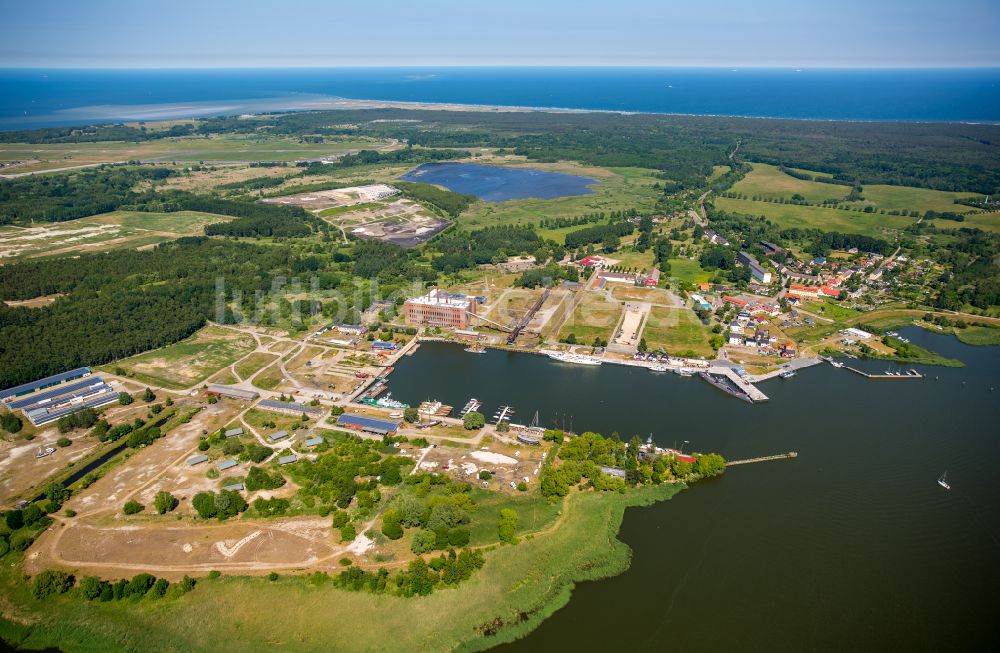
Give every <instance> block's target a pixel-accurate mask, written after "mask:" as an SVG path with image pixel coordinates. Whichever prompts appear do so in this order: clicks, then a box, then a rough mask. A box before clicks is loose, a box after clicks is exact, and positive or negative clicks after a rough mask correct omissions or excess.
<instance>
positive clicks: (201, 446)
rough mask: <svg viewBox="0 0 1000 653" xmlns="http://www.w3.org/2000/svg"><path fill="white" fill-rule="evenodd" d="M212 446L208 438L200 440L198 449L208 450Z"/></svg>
mask: <svg viewBox="0 0 1000 653" xmlns="http://www.w3.org/2000/svg"><path fill="white" fill-rule="evenodd" d="M210 446H212V445H210V444H209V443H208V440H199V441H198V451H208V448H209V447H210Z"/></svg>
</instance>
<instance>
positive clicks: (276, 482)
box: [245, 466, 285, 492]
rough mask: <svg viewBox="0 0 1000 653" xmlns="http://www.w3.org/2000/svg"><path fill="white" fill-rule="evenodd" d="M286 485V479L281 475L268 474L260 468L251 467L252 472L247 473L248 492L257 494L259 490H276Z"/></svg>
mask: <svg viewBox="0 0 1000 653" xmlns="http://www.w3.org/2000/svg"><path fill="white" fill-rule="evenodd" d="M284 484H285V479H284V477H282V475H281V474H279V473H277V472H275V473H274V474H268V473H267V472H266V471H264V470H263V469H261V468H260V467H253V466H251V467H250V471H249V472H247V477H246V481H245V485H246V488H247V491H248V492H256V491H257V490H275V489H277V488H279V487H281V486H282V485H284Z"/></svg>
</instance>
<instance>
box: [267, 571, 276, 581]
mask: <svg viewBox="0 0 1000 653" xmlns="http://www.w3.org/2000/svg"><path fill="white" fill-rule="evenodd" d="M267 579H268V580H269V581H271V582H274V581H276V580H278V572H276V571H272V572H271V573H269V574H268V575H267Z"/></svg>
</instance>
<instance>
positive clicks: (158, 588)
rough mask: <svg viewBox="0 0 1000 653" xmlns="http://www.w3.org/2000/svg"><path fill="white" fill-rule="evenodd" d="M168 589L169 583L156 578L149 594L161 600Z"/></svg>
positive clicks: (164, 579) (163, 579)
mask: <svg viewBox="0 0 1000 653" xmlns="http://www.w3.org/2000/svg"><path fill="white" fill-rule="evenodd" d="M168 587H170V581H168V580H167V579H166V578H157V579H156V582H155V583H153V589H152V591H151V592H150V594H152V596H153V597H155V598H161V597H163V596H166V594H167V588H168Z"/></svg>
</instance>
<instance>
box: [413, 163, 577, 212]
mask: <svg viewBox="0 0 1000 653" xmlns="http://www.w3.org/2000/svg"><path fill="white" fill-rule="evenodd" d="M400 179H401V180H402V181H420V182H423V183H425V184H436V185H438V186H444V187H445V188H447V189H448V190H450V191H454V192H456V193H463V194H466V195H475V196H476V197H478V198H479V199H481V200H485V201H487V202H506V201H507V200H521V199H527V198H536V199H545V200H549V199H553V198H556V197H566V196H567V195H589V194H590V193H593V192H594V191H593V190H592V189H591V188H590V186H589V185H590V184H596V183H597V180H596V179H590V178H589V177H578V176H576V175H567V174H565V173H562V172H548V171H547V170H534V169H532V168H499V167H497V166H484V165H477V164H475V163H425V164H424V165H422V166H420V167H419V168H414V169H413V170H411V171H409V172H408V173H406V174H405V175H403V176H402V177H400Z"/></svg>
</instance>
